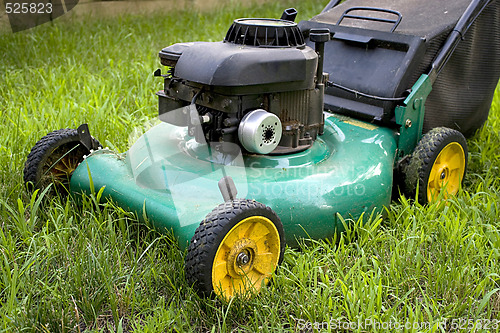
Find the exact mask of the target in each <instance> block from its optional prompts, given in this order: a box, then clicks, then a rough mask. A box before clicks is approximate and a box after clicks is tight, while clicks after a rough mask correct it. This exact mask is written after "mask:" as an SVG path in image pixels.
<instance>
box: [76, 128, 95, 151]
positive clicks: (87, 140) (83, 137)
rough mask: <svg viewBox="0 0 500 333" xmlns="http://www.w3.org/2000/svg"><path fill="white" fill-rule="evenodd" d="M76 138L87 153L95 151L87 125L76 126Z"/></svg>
mask: <svg viewBox="0 0 500 333" xmlns="http://www.w3.org/2000/svg"><path fill="white" fill-rule="evenodd" d="M77 131H78V137H79V139H80V143H81V144H82V145H84V147H85V148H87V149H88V150H89V151H90V150H92V149H97V148H98V147H97V145H96V144H95V141H94V140H92V136H91V135H90V131H89V126H88V125H87V124H81V125H80V126H78V129H77Z"/></svg>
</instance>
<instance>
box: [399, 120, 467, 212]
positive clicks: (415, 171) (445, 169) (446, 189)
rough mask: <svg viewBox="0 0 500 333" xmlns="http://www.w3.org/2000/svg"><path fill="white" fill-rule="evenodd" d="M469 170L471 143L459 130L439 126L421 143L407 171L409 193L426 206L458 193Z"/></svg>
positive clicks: (406, 179)
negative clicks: (468, 158)
mask: <svg viewBox="0 0 500 333" xmlns="http://www.w3.org/2000/svg"><path fill="white" fill-rule="evenodd" d="M466 170H467V141H466V140H465V137H464V136H463V135H462V133H460V132H459V131H457V130H454V129H450V128H446V127H437V128H434V129H432V130H431V131H429V132H428V133H426V134H425V135H424V136H423V137H422V139H421V140H420V141H419V143H418V145H417V147H416V148H415V151H414V152H413V154H412V156H411V159H410V162H409V164H408V166H407V167H406V169H405V172H404V173H405V184H406V189H407V193H408V194H411V195H414V194H415V192H416V190H417V186H418V201H419V202H420V203H422V204H425V203H428V202H435V201H437V200H439V198H444V199H447V198H449V197H450V196H453V195H455V194H457V192H458V190H459V188H460V185H461V183H462V181H463V179H464V177H465V172H466Z"/></svg>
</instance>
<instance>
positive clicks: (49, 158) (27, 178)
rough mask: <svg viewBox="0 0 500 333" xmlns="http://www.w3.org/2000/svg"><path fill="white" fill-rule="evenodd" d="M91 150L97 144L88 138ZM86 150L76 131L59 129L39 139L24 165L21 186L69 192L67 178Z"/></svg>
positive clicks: (97, 144)
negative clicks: (49, 186) (49, 187)
mask: <svg viewBox="0 0 500 333" xmlns="http://www.w3.org/2000/svg"><path fill="white" fill-rule="evenodd" d="M91 140H92V146H93V147H100V146H101V145H100V143H99V141H97V140H96V139H94V138H91ZM88 154H90V150H89V149H88V148H86V147H85V146H84V145H83V144H82V143H81V142H80V136H79V134H78V130H76V129H70V128H65V129H60V130H57V131H54V132H51V133H49V134H47V135H46V136H44V137H43V138H41V139H40V140H39V141H38V142H37V143H36V144H35V145H34V146H33V148H32V149H31V151H30V153H29V154H28V158H27V159H26V163H25V164H24V172H23V173H24V182H25V183H27V184H29V185H31V188H32V189H33V188H40V189H43V188H45V187H47V186H48V185H49V184H53V186H54V188H55V190H56V191H57V192H58V193H61V194H65V193H67V192H68V191H69V181H70V177H71V175H72V174H73V171H75V169H76V167H77V166H78V164H80V163H81V162H82V161H83V158H84V156H85V155H88Z"/></svg>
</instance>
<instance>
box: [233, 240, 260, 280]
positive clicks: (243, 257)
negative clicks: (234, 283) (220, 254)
mask: <svg viewBox="0 0 500 333" xmlns="http://www.w3.org/2000/svg"><path fill="white" fill-rule="evenodd" d="M256 252H257V244H255V242H254V241H253V240H251V239H249V238H243V239H240V240H238V241H237V242H236V243H235V244H234V246H233V247H232V249H231V251H230V252H229V255H228V257H227V271H228V272H229V275H231V276H232V277H234V278H239V277H241V276H242V275H246V274H247V273H248V272H249V271H251V270H252V269H253V264H254V259H255V253H256Z"/></svg>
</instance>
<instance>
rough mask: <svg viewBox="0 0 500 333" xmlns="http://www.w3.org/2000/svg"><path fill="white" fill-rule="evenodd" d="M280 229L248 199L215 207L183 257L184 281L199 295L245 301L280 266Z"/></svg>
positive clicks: (270, 214)
mask: <svg viewBox="0 0 500 333" xmlns="http://www.w3.org/2000/svg"><path fill="white" fill-rule="evenodd" d="M284 251H285V240H284V233H283V225H282V223H281V220H280V219H279V217H278V215H276V213H275V212H274V211H273V210H272V209H271V208H269V207H267V206H265V205H263V204H261V203H259V202H256V201H254V200H247V199H235V200H232V201H227V202H225V203H223V204H221V205H219V206H217V207H216V208H215V209H214V210H213V211H212V212H211V213H209V214H208V215H207V216H206V217H205V219H204V220H203V222H201V224H200V226H199V227H198V229H196V231H195V234H194V236H193V238H192V239H191V243H190V245H189V248H188V253H187V256H186V267H185V268H186V278H187V280H188V281H189V282H190V283H191V284H194V285H195V286H196V287H197V289H198V290H199V291H200V292H201V293H202V294H204V295H209V294H211V293H215V294H216V295H217V296H219V297H221V298H223V299H226V300H230V299H231V298H233V297H234V296H236V295H240V296H243V297H246V296H249V295H251V294H252V293H256V292H259V290H260V289H261V288H262V287H263V286H264V285H265V284H266V283H267V282H268V281H269V279H270V277H271V275H272V274H273V272H274V271H275V270H276V268H277V266H278V265H279V264H280V263H281V261H282V260H283V254H284Z"/></svg>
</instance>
